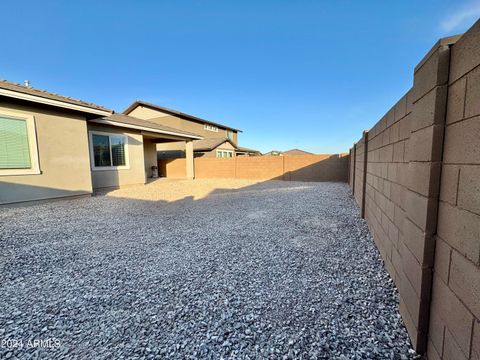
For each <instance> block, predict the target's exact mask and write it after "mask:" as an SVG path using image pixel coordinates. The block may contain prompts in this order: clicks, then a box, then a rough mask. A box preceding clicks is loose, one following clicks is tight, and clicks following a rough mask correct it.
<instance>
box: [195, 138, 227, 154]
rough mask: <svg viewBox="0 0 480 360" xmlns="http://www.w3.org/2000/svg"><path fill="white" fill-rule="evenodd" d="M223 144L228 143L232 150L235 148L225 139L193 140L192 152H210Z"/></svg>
mask: <svg viewBox="0 0 480 360" xmlns="http://www.w3.org/2000/svg"><path fill="white" fill-rule="evenodd" d="M224 142H229V143H230V144H231V145H232V146H233V147H234V148H236V146H235V144H233V143H232V142H231V141H230V140H228V139H227V138H209V139H203V140H195V141H194V142H193V151H211V150H213V149H215V148H216V147H218V146H219V145H222V144H223V143H224Z"/></svg>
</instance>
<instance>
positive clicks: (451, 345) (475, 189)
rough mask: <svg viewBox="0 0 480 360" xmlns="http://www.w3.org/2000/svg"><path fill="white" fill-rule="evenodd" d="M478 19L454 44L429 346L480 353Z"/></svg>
mask: <svg viewBox="0 0 480 360" xmlns="http://www.w3.org/2000/svg"><path fill="white" fill-rule="evenodd" d="M479 65H480V23H479V22H477V24H475V25H474V26H473V28H471V29H470V30H469V31H468V32H467V33H466V34H465V35H463V36H462V38H461V39H460V40H458V41H457V42H456V43H455V44H454V45H453V46H452V49H451V56H450V77H449V82H448V101H447V111H446V125H445V139H444V149H443V164H442V169H441V172H442V173H441V183H440V202H439V205H438V225H437V232H436V234H435V240H436V251H435V266H434V272H433V278H434V281H433V289H432V298H433V302H432V309H431V316H430V336H429V343H428V352H429V353H430V352H432V353H436V354H438V355H439V357H440V358H445V359H447V358H452V359H453V358H455V359H480V67H479Z"/></svg>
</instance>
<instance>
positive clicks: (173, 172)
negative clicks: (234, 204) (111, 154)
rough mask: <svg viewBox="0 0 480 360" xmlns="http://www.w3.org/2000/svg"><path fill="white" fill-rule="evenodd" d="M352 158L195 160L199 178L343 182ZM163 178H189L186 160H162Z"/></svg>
mask: <svg viewBox="0 0 480 360" xmlns="http://www.w3.org/2000/svg"><path fill="white" fill-rule="evenodd" d="M348 159H349V157H348V155H347V154H341V155H338V154H336V155H330V154H323V155H298V156H252V157H248V156H238V157H234V158H228V159H218V158H195V177H196V178H197V179H250V180H287V181H340V182H346V181H347V178H348ZM159 168H161V169H162V170H163V169H164V170H165V173H164V172H163V171H162V175H164V176H166V177H171V178H182V177H185V170H184V169H185V159H175V160H168V161H165V160H162V161H159Z"/></svg>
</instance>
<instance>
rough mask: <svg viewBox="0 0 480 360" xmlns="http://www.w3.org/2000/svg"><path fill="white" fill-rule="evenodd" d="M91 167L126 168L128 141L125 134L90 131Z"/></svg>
mask: <svg viewBox="0 0 480 360" xmlns="http://www.w3.org/2000/svg"><path fill="white" fill-rule="evenodd" d="M90 144H91V145H90V146H91V147H90V153H91V158H92V165H93V169H94V170H95V169H106V168H108V169H126V168H128V149H127V148H128V141H127V137H126V136H125V135H121V134H110V133H104V132H93V131H92V132H90Z"/></svg>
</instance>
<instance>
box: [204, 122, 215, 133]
mask: <svg viewBox="0 0 480 360" xmlns="http://www.w3.org/2000/svg"><path fill="white" fill-rule="evenodd" d="M203 128H204V129H205V130H208V131H213V132H218V127H216V126H214V125H210V124H205V125H203Z"/></svg>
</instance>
